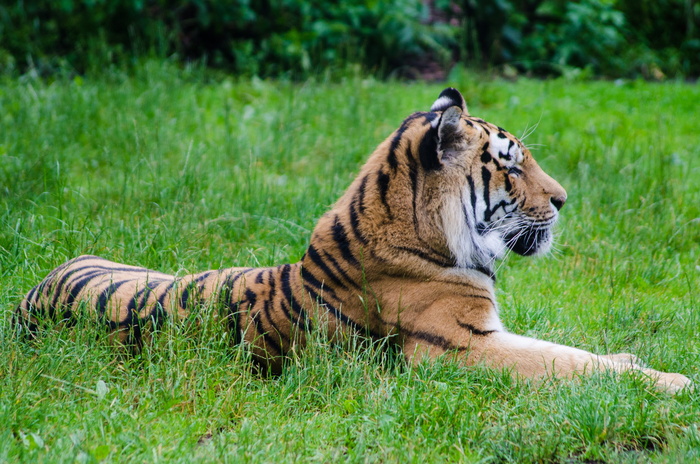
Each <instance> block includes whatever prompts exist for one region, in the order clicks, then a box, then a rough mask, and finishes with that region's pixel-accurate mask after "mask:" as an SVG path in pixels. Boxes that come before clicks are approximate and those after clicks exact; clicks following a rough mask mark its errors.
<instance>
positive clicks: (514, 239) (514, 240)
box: [504, 226, 554, 256]
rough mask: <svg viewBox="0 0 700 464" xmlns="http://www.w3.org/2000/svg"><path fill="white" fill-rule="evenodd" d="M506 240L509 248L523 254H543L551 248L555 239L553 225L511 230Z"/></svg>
mask: <svg viewBox="0 0 700 464" xmlns="http://www.w3.org/2000/svg"><path fill="white" fill-rule="evenodd" d="M504 240H505V242H506V246H507V247H508V249H509V250H511V251H513V252H515V253H517V254H519V255H521V256H537V255H543V254H545V253H547V252H548V251H549V250H551V248H552V242H553V241H554V240H553V234H552V228H551V227H536V226H530V227H527V228H524V229H520V230H516V231H514V232H510V233H508V234H506V236H505V237H504Z"/></svg>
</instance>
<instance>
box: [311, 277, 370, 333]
mask: <svg viewBox="0 0 700 464" xmlns="http://www.w3.org/2000/svg"><path fill="white" fill-rule="evenodd" d="M304 288H305V289H306V291H307V292H309V296H310V297H311V299H312V300H315V301H316V302H317V303H318V304H319V305H320V306H323V307H324V308H325V309H326V311H327V312H329V313H331V314H332V315H333V316H334V317H335V318H336V319H338V320H339V321H340V322H342V323H343V324H344V325H346V326H348V327H350V328H352V329H353V330H354V331H356V332H357V333H360V334H362V335H365V336H366V335H370V336H372V337H374V338H380V337H381V335H380V334H378V333H377V332H374V331H373V330H372V329H370V328H368V327H363V326H362V325H360V324H358V323H357V322H355V321H353V320H352V319H351V318H350V317H348V316H347V315H345V314H344V313H343V312H342V311H340V310H339V309H338V308H336V307H335V306H333V305H332V304H330V303H328V302H327V301H326V300H325V299H323V297H321V296H320V295H319V294H318V293H316V292H315V291H314V290H313V289H312V288H310V287H309V286H308V285H304Z"/></svg>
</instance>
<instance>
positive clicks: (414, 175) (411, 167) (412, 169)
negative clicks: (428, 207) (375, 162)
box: [407, 156, 421, 237]
mask: <svg viewBox="0 0 700 464" xmlns="http://www.w3.org/2000/svg"><path fill="white" fill-rule="evenodd" d="M407 159H408V177H409V179H410V180H411V193H412V205H413V228H414V229H415V231H416V237H420V236H421V234H420V230H419V226H418V211H417V204H418V163H417V162H416V160H415V159H414V157H413V156H408V157H407Z"/></svg>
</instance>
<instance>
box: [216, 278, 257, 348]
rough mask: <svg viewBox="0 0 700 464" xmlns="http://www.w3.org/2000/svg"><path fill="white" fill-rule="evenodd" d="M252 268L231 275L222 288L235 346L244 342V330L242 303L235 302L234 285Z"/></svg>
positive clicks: (222, 296)
mask: <svg viewBox="0 0 700 464" xmlns="http://www.w3.org/2000/svg"><path fill="white" fill-rule="evenodd" d="M251 270H252V269H251V268H248V269H244V270H241V271H240V272H237V273H235V274H231V275H229V276H228V277H227V278H226V281H225V282H224V284H223V285H222V286H221V298H222V300H223V303H224V304H225V306H226V309H227V313H228V314H226V318H227V319H228V327H229V332H230V333H231V336H232V337H233V344H234V345H239V344H240V343H241V342H242V341H243V328H242V327H241V319H240V311H239V307H240V301H238V300H237V301H235V302H234V301H233V298H234V295H233V290H234V285H235V284H236V282H237V281H238V279H240V278H241V277H243V276H244V275H245V273H246V272H248V271H251Z"/></svg>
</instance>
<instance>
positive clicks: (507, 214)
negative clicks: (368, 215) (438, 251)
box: [431, 89, 566, 268]
mask: <svg viewBox="0 0 700 464" xmlns="http://www.w3.org/2000/svg"><path fill="white" fill-rule="evenodd" d="M431 111H442V114H441V115H440V118H439V120H437V122H436V124H435V126H434V129H436V130H437V133H438V157H439V158H440V160H441V162H442V164H443V165H445V167H447V168H448V169H445V170H442V171H443V175H444V176H446V177H445V178H444V179H442V180H441V181H443V182H446V183H447V184H448V185H453V186H456V187H455V190H454V191H453V194H452V195H447V196H445V201H444V203H443V206H442V208H441V215H442V226H443V230H444V232H445V234H446V239H447V245H448V247H449V248H450V250H451V251H452V253H453V255H454V256H455V257H456V260H457V263H458V265H468V264H469V263H475V262H476V263H477V264H480V265H483V266H486V267H489V268H490V267H491V266H490V265H491V263H493V261H494V260H495V259H497V258H500V257H502V256H503V255H504V254H505V252H506V251H507V250H512V251H514V252H515V253H518V254H520V255H524V256H530V255H536V254H541V253H544V252H546V251H548V250H549V249H550V247H551V245H552V239H553V234H552V228H553V225H554V223H555V222H556V220H557V217H558V212H559V210H560V209H561V207H562V206H563V205H564V203H565V202H566V191H565V190H564V189H563V188H562V187H561V185H559V183H557V182H556V181H555V180H554V179H552V178H551V177H550V176H549V175H547V174H546V173H545V172H544V171H543V170H542V169H541V168H540V167H539V165H538V164H537V163H536V162H535V160H534V158H533V157H532V154H531V153H530V151H529V150H528V149H527V148H526V147H525V146H524V145H523V143H522V142H521V141H520V140H518V139H517V138H516V137H514V136H513V135H512V134H510V133H508V132H506V131H505V130H503V129H501V128H500V127H497V126H495V125H493V124H490V123H487V122H485V121H483V120H482V119H479V118H475V117H471V116H469V115H468V113H467V111H466V105H465V103H464V99H463V98H462V96H461V95H460V94H459V92H457V91H456V90H454V89H446V90H445V91H443V93H442V94H441V96H440V98H439V99H438V100H437V101H436V102H435V104H434V105H433V107H432V108H431Z"/></svg>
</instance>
